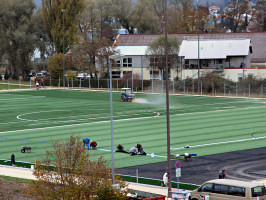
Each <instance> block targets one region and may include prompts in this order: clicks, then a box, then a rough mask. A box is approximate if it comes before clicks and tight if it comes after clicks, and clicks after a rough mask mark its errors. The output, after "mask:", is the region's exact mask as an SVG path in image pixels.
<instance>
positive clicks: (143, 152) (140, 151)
mask: <svg viewBox="0 0 266 200" xmlns="http://www.w3.org/2000/svg"><path fill="white" fill-rule="evenodd" d="M136 148H137V149H138V154H140V155H146V152H145V151H143V147H142V145H141V144H137V146H136Z"/></svg>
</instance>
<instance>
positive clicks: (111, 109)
mask: <svg viewBox="0 0 266 200" xmlns="http://www.w3.org/2000/svg"><path fill="white" fill-rule="evenodd" d="M109 67H110V68H109V71H110V114H111V155H112V183H113V184H115V173H114V171H115V170H114V168H115V166H114V133H113V94H112V88H113V86H112V63H111V59H110V56H109Z"/></svg>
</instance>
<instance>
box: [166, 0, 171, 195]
mask: <svg viewBox="0 0 266 200" xmlns="http://www.w3.org/2000/svg"><path fill="white" fill-rule="evenodd" d="M164 3H165V4H164V25H165V28H164V33H165V49H164V52H165V70H166V123H167V175H168V179H167V180H168V185H167V186H168V197H170V198H171V197H172V194H171V188H172V184H171V152H170V119H169V86H168V84H169V80H168V49H167V48H168V47H167V42H168V41H167V0H165V1H164Z"/></svg>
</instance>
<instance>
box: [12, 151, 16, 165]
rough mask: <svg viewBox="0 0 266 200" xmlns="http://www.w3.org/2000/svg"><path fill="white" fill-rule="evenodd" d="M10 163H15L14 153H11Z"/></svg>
mask: <svg viewBox="0 0 266 200" xmlns="http://www.w3.org/2000/svg"><path fill="white" fill-rule="evenodd" d="M11 164H12V166H14V165H16V161H15V155H14V154H12V155H11Z"/></svg>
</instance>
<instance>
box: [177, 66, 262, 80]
mask: <svg viewBox="0 0 266 200" xmlns="http://www.w3.org/2000/svg"><path fill="white" fill-rule="evenodd" d="M212 71H213V69H201V70H200V76H203V75H205V74H206V73H212ZM216 73H217V74H220V75H221V76H224V78H226V79H230V80H232V81H234V82H237V81H239V79H240V78H243V75H244V77H248V76H253V77H255V78H257V79H266V69H244V70H243V69H224V71H223V72H219V73H218V72H216ZM181 74H182V79H185V78H191V77H194V78H195V79H196V78H198V70H197V69H183V70H182V73H181V71H180V72H179V77H181Z"/></svg>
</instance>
